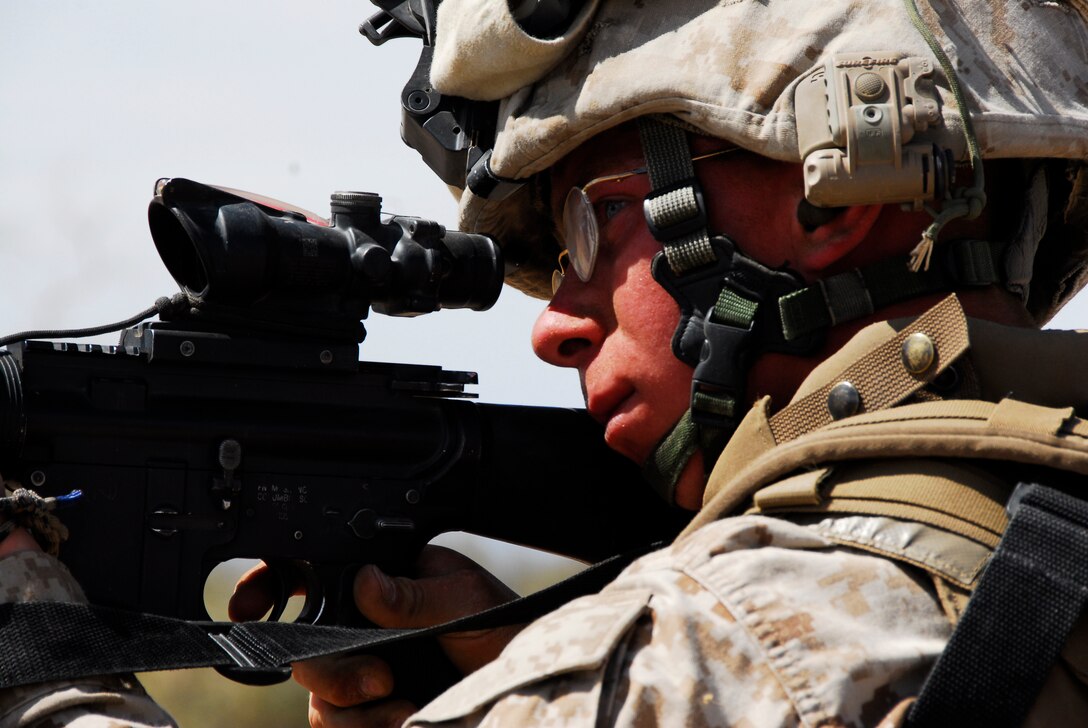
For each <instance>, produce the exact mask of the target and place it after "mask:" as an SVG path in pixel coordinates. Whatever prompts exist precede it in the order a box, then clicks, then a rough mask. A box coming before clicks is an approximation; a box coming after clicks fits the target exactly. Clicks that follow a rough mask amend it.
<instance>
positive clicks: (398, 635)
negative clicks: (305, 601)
mask: <svg viewBox="0 0 1088 728" xmlns="http://www.w3.org/2000/svg"><path fill="white" fill-rule="evenodd" d="M664 545H665V544H664V543H663V542H658V543H654V544H650V545H647V546H644V547H640V548H638V549H635V550H632V551H628V552H626V553H623V554H619V555H617V556H612V557H610V558H608V559H605V560H604V561H600V562H598V563H596V564H594V565H592V566H590V567H589V568H587V569H585V570H584V571H581V572H579V573H578V574H575V575H574V576H572V577H570V578H568V579H565V580H563V581H561V582H559V583H557V584H554V585H552V586H550V587H548V588H547V589H543V590H541V591H539V592H536V593H534V594H530V595H529V596H526V597H522V598H520V599H515V600H513V601H511V602H507V603H506V604H502V605H500V606H497V607H493V608H491V609H488V610H485V611H483V612H479V613H477V614H472V615H469V616H466V617H462V618H460V619H456V620H453V621H451V622H447V623H445V624H441V625H436V626H434V627H427V628H424V629H381V628H365V627H364V628H360V627H339V626H329V625H312V624H298V623H282V622H240V623H232V622H211V621H187V620H183V619H176V618H172V617H163V616H158V615H153V614H143V613H138V612H130V611H127V610H122V609H115V608H110V607H102V606H96V605H89V604H72V603H66V602H16V603H7V604H0V644H2V645H4V649H3V650H0V688H9V687H16V686H20V685H28V684H32V683H39V682H48V681H54V680H74V679H78V678H82V677H89V676H93V675H113V674H118V673H129V672H148V671H155V670H175V669H182V668H192V667H215V668H222V669H225V670H224V671H225V672H226V673H227V674H229V675H230V676H231V677H232V678H233V679H238V680H240V681H243V682H253V683H257V684H259V683H268V682H276V681H278V680H282V679H285V678H286V677H287V675H288V674H289V673H288V672H287V671H285V670H284V668H287V667H289V666H290V664H291V663H292V662H296V661H300V660H308V659H311V658H314V657H321V656H325V655H333V654H340V653H347V652H355V651H362V650H372V649H374V648H378V647H385V646H391V645H397V647H396V649H403V648H404V647H405V646H406V645H408V644H410V643H412V642H414V641H415V640H418V639H419V638H421V637H436V636H438V635H442V634H446V633H449V632H464V631H469V630H480V629H488V628H491V627H499V626H504V625H509V624H520V623H522V622H529V621H532V620H533V619H535V618H537V617H539V616H541V615H543V614H545V613H547V612H550V611H553V610H555V609H557V608H558V607H560V606H562V605H563V604H565V603H567V602H568V601H570V600H572V599H574V598H576V597H579V596H582V595H585V594H590V593H593V592H596V591H599V590H600V589H601V588H603V587H604V586H605V584H607V583H608V582H610V581H611V580H612V579H614V578H615V577H616V576H617V575H618V574H619V573H620V571H622V570H623V569H624V568H626V566H627V565H628V564H630V563H631V562H632V561H634V560H635V559H636V558H638V557H639V556H642V555H644V554H646V553H649V552H650V551H652V550H655V549H658V548H661V547H662V546H664ZM247 673H248V674H250V676H251V678H252V679H246V675H247ZM277 678H278V679H277Z"/></svg>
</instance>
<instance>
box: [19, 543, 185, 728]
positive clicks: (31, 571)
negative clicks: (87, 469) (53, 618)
mask: <svg viewBox="0 0 1088 728" xmlns="http://www.w3.org/2000/svg"><path fill="white" fill-rule="evenodd" d="M24 601H59V602H84V601H86V597H84V595H83V590H82V589H80V588H79V584H77V583H76V581H75V579H73V578H72V575H71V574H70V573H69V572H68V569H67V568H65V566H64V565H63V564H61V563H60V562H59V561H57V560H56V559H55V558H53V557H51V556H49V555H47V554H44V553H41V552H38V551H18V552H16V553H14V554H11V555H9V556H6V557H4V558H3V559H0V602H24ZM175 725H176V724H175V723H174V721H173V720H171V719H170V716H168V715H166V713H165V712H164V711H163V710H162V708H160V707H159V706H158V705H156V704H155V702H154V701H153V700H151V698H150V697H148V695H147V693H145V692H144V690H143V688H142V687H141V686H140V684H139V683H138V682H137V681H136V679H135V678H134V677H132V676H131V675H128V676H121V677H100V678H87V679H83V680H73V681H68V682H63V683H61V682H57V683H44V684H41V685H32V686H27V687H21V688H7V689H4V690H0V728H62V727H64V726H70V727H72V728H165V727H167V726H175Z"/></svg>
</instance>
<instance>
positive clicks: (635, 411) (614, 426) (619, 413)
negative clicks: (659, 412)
mask: <svg viewBox="0 0 1088 728" xmlns="http://www.w3.org/2000/svg"><path fill="white" fill-rule="evenodd" d="M637 395H638V393H637V391H636V390H634V389H630V388H624V389H622V390H613V391H612V392H611V393H609V395H607V396H601V397H598V398H593V399H591V400H590V404H589V405H587V407H588V409H589V413H590V415H591V416H592V417H593V419H595V420H597V422H599V423H601V424H602V425H604V441H605V444H606V445H608V446H609V447H610V448H612V449H613V450H615V451H616V452H618V453H620V454H621V455H623V456H625V457H627V458H629V459H631V460H633V461H635V462H642V461H643V460H645V458H646V456H647V455H648V454H649V447H650V445H649V444H647V443H648V442H650V441H652V440H653V437H652V433H647V432H646V431H645V430H646V428H647V426H648V424H647V421H646V420H647V416H648V414H649V413H648V412H646V411H645V407H644V406H640V405H644V404H645V403H644V402H642V400H641V398H640V397H638V396H637ZM651 444H652V443H651Z"/></svg>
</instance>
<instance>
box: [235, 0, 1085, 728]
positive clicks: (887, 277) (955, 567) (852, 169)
mask: <svg viewBox="0 0 1088 728" xmlns="http://www.w3.org/2000/svg"><path fill="white" fill-rule="evenodd" d="M1086 12H1088V11H1086V9H1085V8H1084V6H1083V4H1080V3H1072V2H1069V3H1063V2H1058V3H1025V4H1023V5H1018V6H1016V7H1007V6H1005V5H1002V4H998V3H985V2H981V1H980V2H974V3H969V4H967V5H966V6H965V7H964V9H962V10H961V9H959V8H954V7H952V6H950V5H947V4H945V3H943V2H934V3H933V4H932V5H924V6H923V8H922V12H921V14H918V13H917V11H916V10H914V8H913V5H912V4H910V3H909V2H908V3H907V4H906V5H905V6H904V5H901V4H899V3H898V2H892V0H879V1H877V2H870V3H867V4H865V5H864V7H862V6H857V5H855V4H853V3H849V2H846V1H845V0H842V1H841V2H831V3H824V4H821V5H819V6H814V5H812V4H810V3H805V4H797V3H795V4H790V3H786V2H783V3H755V2H732V3H717V2H709V1H707V2H697V1H694V0H693V1H691V2H685V3H679V2H674V3H667V4H666V3H656V4H654V3H645V2H643V1H642V0H600V2H587V3H585V4H584V5H583V6H582V7H581V9H580V10H579V11H578V12H577V13H576V14H575V16H574V17H573V19H571V20H570V22H568V23H563V24H562V27H560V28H558V29H556V28H551V29H550V30H548V31H543V30H540V29H539V28H535V27H534V28H529V29H528V30H527V29H526V28H523V27H521V26H519V24H518V23H517V21H516V20H515V18H514V17H513V16H512V14H511V11H510V4H509V3H506V2H501V1H499V0H487V1H486V2H484V1H481V0H472V1H471V2H470V1H469V0H445V2H444V3H443V4H442V5H441V7H440V9H439V13H438V18H437V23H438V26H437V27H438V32H437V39H438V42H437V46H436V48H435V56H434V63H433V67H432V81H433V83H434V84H435V86H436V87H437V88H438V89H439V90H441V91H442V92H443V93H448V94H452V95H456V96H461V97H464V98H469V99H477V100H481V101H491V100H500V101H501V104H500V106H499V115H500V116H499V124H498V129H499V132H498V134H497V137H496V140H495V144H494V148H493V150H492V151H491V153H490V154H489V155H485V156H484V157H483V161H481V162H480V163H478V164H477V165H476V167H475V168H474V169H473V172H474V174H470V175H469V182H468V183H467V189H465V190H462V191H461V200H460V215H461V221H460V222H461V227H462V229H465V230H471V231H476V232H485V233H490V234H494V235H496V236H497V237H498V238H499V239H500V240H502V241H503V242H504V244H505V245H506V249H507V254H508V256H509V257H510V258H512V259H513V260H514V261H515V262H517V263H519V265H520V267H519V268H518V270H517V271H516V273H515V274H513V275H512V276H511V277H510V278H509V280H510V281H511V283H513V284H514V285H517V286H519V287H521V288H523V289H524V290H527V291H529V292H532V293H535V294H536V295H539V296H541V297H545V298H548V299H549V304H548V306H547V308H546V309H545V311H544V313H543V314H542V315H541V317H540V319H539V320H538V322H537V324H536V327H535V328H534V331H533V345H534V347H535V349H536V351H537V352H538V354H540V356H542V357H543V358H544V359H545V360H547V361H549V362H551V363H554V364H557V365H560V366H569V367H573V368H576V369H577V370H578V372H579V375H580V377H581V381H582V386H583V389H584V393H585V396H586V401H587V406H588V408H589V410H590V412H591V414H593V415H594V416H595V417H596V418H598V419H599V420H600V421H601V422H602V423H604V425H605V437H606V440H607V441H608V443H609V444H610V445H611V446H612V447H614V448H615V449H617V450H619V451H620V452H622V453H623V454H625V455H627V456H629V457H631V458H633V459H635V460H637V461H639V462H641V463H644V464H645V467H646V470H647V473H648V475H649V476H650V478H651V480H652V481H653V482H654V484H655V485H656V486H657V487H658V489H659V490H660V491H661V492H662V495H663V496H664V497H665V498H666V499H668V500H669V501H670V502H674V503H676V504H679V505H681V506H684V507H687V508H690V509H693V510H697V511H698V513H697V515H696V516H695V517H694V520H693V521H692V523H691V525H690V526H689V527H688V528H687V529H686V530H685V532H684V533H683V534H682V535H681V537H680V538H678V539H677V541H676V542H675V543H674V544H673V545H672V546H671V547H669V548H667V549H665V550H663V551H660V552H657V553H654V554H651V555H649V556H647V557H644V558H643V559H640V560H639V561H637V562H635V564H633V565H632V566H631V567H629V568H628V570H627V571H626V572H625V573H624V574H623V575H622V576H621V577H620V578H618V579H617V580H616V581H615V582H614V583H613V584H612V585H610V586H609V587H608V588H606V589H605V590H603V591H602V592H601V593H600V594H597V595H593V596H590V597H585V598H583V599H580V600H577V601H575V602H573V603H571V604H570V605H568V606H566V607H564V608H563V609H560V610H558V611H556V612H554V613H552V614H550V615H547V616H545V617H544V618H542V619H540V620H538V621H537V622H535V623H533V624H532V625H530V626H529V627H527V628H526V629H524V630H523V631H521V632H520V633H518V634H517V636H516V637H513V638H512V639H511V631H506V632H503V633H498V634H496V633H486V634H473V635H463V636H461V637H459V638H458V637H453V638H448V639H447V640H446V642H445V646H446V647H447V650H448V651H449V652H450V653H451V656H452V657H453V658H454V661H455V663H457V664H458V665H460V666H461V667H462V668H463V669H465V670H466V671H472V670H475V671H473V672H471V674H470V675H469V676H468V677H466V679H465V680H463V681H462V682H461V683H458V684H457V685H455V686H454V687H453V688H451V689H450V690H449V691H447V692H446V693H445V694H443V695H442V696H440V697H439V698H438V699H437V700H435V701H433V702H432V703H430V704H429V705H427V706H424V707H423V708H422V709H421V710H419V712H418V713H416V714H415V716H414V717H412V718H411V719H410V722H411V724H413V725H435V724H444V723H449V724H456V725H474V724H479V723H486V724H492V725H506V724H516V725H535V724H563V725H566V724H602V725H607V724H635V723H637V724H646V723H660V724H664V725H674V724H688V723H692V724H708V725H735V724H740V725H759V726H763V725H796V724H803V725H814V726H815V725H844V726H845V725H850V726H855V725H874V724H877V723H879V722H881V721H887V722H888V723H889V724H892V723H894V722H896V721H900V720H902V719H903V717H904V715H905V713H906V711H907V710H908V708H909V705H910V700H911V698H912V697H913V696H915V695H917V694H918V692H919V690H920V688H921V685H922V681H923V679H924V678H925V676H926V674H927V672H928V671H929V669H930V668H931V666H932V665H933V662H934V660H935V659H936V658H937V656H938V655H939V654H940V653H941V651H942V649H943V648H944V645H945V643H946V641H947V640H948V637H949V634H950V633H951V631H952V628H953V626H954V625H955V624H956V623H957V621H958V620H959V618H960V615H961V614H962V613H963V610H964V608H965V605H966V603H967V600H968V598H969V596H970V594H971V592H972V590H973V589H974V588H975V586H976V585H977V583H978V580H979V578H980V574H981V573H982V571H983V567H984V566H985V564H986V563H987V561H988V559H989V558H990V554H991V553H992V551H993V549H994V548H995V546H996V545H997V542H998V539H999V538H1000V535H1001V533H1002V531H1003V530H1004V527H1005V523H1006V517H1005V510H1004V509H1005V502H1006V501H1007V500H1008V498H1009V495H1010V493H1011V492H1012V489H1013V487H1014V486H1015V485H1016V483H1017V482H1018V481H1020V480H1024V479H1025V478H1042V477H1044V476H1050V477H1054V478H1055V479H1060V478H1061V477H1062V473H1081V474H1083V473H1085V472H1088V445H1086V444H1085V443H1084V437H1085V434H1086V432H1088V426H1085V425H1084V423H1083V422H1082V421H1081V420H1080V419H1079V418H1078V417H1077V416H1076V412H1077V411H1081V409H1080V408H1083V407H1084V406H1085V405H1088V401H1086V395H1088V392H1084V391H1080V390H1082V389H1083V386H1084V385H1082V384H1081V383H1080V382H1079V381H1070V380H1069V378H1068V376H1067V372H1070V371H1075V369H1074V367H1076V365H1077V362H1078V361H1082V360H1083V353H1084V352H1083V351H1082V350H1083V348H1084V346H1085V344H1084V343H1082V341H1081V340H1080V338H1079V337H1078V336H1077V335H1073V334H1066V333H1060V332H1058V333H1045V332H1038V331H1035V330H1034V329H1036V328H1037V327H1038V326H1040V325H1041V324H1043V323H1045V322H1046V321H1047V320H1048V319H1049V318H1050V317H1051V316H1052V315H1053V313H1054V312H1055V311H1056V310H1057V309H1058V308H1060V307H1061V305H1062V304H1064V303H1065V302H1066V301H1067V300H1068V299H1069V298H1070V297H1071V296H1072V295H1073V294H1074V293H1075V292H1076V291H1077V290H1079V288H1080V287H1081V285H1082V284H1083V282H1084V251H1085V250H1088V245H1086V244H1088V173H1085V168H1086V167H1085V164H1084V160H1085V159H1086V158H1088V95H1086V94H1088V91H1086V90H1085V88H1084V81H1083V79H1084V78H1085V77H1086V69H1088V50H1086V49H1088V18H1086V17H1085V13H1086ZM530 30H531V31H532V33H530V32H528V31H530ZM533 33H535V34H536V35H533ZM1056 58H1062V59H1067V61H1065V63H1066V64H1067V65H1066V67H1065V68H1059V67H1058V66H1056V65H1055V63H1054V59H1056ZM950 294H955V296H954V297H953V296H951V295H950ZM1010 393H1011V395H1010ZM1074 408H1076V409H1074ZM439 558H440V557H439ZM435 572H437V573H434V574H428V576H427V577H426V578H423V579H420V580H416V581H413V580H406V579H398V580H392V579H389V578H388V577H386V576H385V575H383V574H381V573H380V572H378V571H377V570H376V569H373V568H367V569H364V570H363V571H361V572H360V576H359V578H358V580H357V583H356V593H357V595H358V598H357V601H358V605H359V607H360V610H361V611H362V612H363V613H364V614H365V615H366V616H368V617H370V618H371V619H373V620H374V621H375V622H377V623H379V624H383V625H387V626H415V625H422V624H428V623H435V622H439V621H443V620H444V619H445V618H448V617H452V616H457V615H458V614H460V613H461V612H462V611H463V605H462V603H461V602H460V601H459V598H460V597H461V596H462V595H464V594H472V595H474V601H475V602H477V603H479V604H486V603H489V602H492V601H497V600H499V599H500V596H499V593H498V591H497V587H495V585H494V584H493V583H492V582H490V581H489V580H488V579H487V578H486V576H485V575H482V574H481V573H480V572H479V570H477V569H473V568H472V567H471V565H466V564H464V563H458V564H456V565H452V566H451V565H449V564H447V563H444V562H441V563H437V562H436V563H435ZM261 591H262V590H261V574H260V572H258V573H255V574H254V575H252V576H251V577H250V578H249V579H247V580H246V581H245V582H244V583H243V584H242V585H241V586H240V589H239V594H238V597H237V601H236V603H235V613H236V614H238V615H239V616H247V614H248V613H249V612H250V611H251V610H254V606H253V605H254V604H255V603H256V604H259V603H260V601H261V596H260V593H261ZM504 645H505V648H504ZM500 650H501V652H500ZM1084 668H1085V664H1084V653H1083V652H1077V651H1067V652H1066V653H1065V654H1064V655H1063V659H1062V661H1060V662H1059V663H1058V664H1057V665H1055V666H1054V669H1053V673H1052V674H1051V679H1050V681H1049V682H1048V683H1047V687H1046V688H1044V698H1043V699H1041V700H1040V701H1039V703H1038V704H1037V705H1036V708H1035V712H1033V714H1032V716H1031V718H1030V720H1032V721H1034V722H1035V723H1036V724H1039V725H1043V724H1054V723H1055V722H1056V721H1057V717H1056V714H1055V713H1053V712H1051V713H1048V712H1047V711H1053V710H1055V708H1054V706H1056V705H1059V704H1061V705H1065V706H1067V708H1066V709H1067V710H1074V711H1077V712H1076V713H1074V714H1073V715H1072V720H1073V721H1077V720H1079V721H1081V722H1083V721H1084V720H1085V716H1088V712H1086V710H1088V702H1086V699H1088V695H1086V693H1088V690H1086V687H1085V685H1084V684H1083V683H1082V682H1080V680H1079V678H1078V675H1083V674H1086V673H1085V669H1084ZM295 673H296V678H297V679H299V681H300V682H302V683H303V684H304V685H305V686H306V687H308V688H309V689H310V690H311V691H312V693H313V697H312V699H311V710H310V720H311V724H312V725H313V726H344V725H386V724H398V723H400V722H401V721H402V720H404V719H406V718H407V716H408V715H409V714H410V713H411V712H412V711H413V710H415V707H414V706H409V705H407V704H406V703H404V702H400V701H396V700H389V699H388V696H389V695H391V694H395V685H396V680H397V679H398V676H394V675H391V674H390V673H389V671H388V668H387V667H386V666H385V665H384V664H382V663H380V662H379V661H376V660H374V659H373V658H370V657H366V656H363V657H352V658H338V659H325V660H319V661H314V662H311V663H304V664H302V665H298V666H296V670H295ZM399 677H400V678H401V679H404V676H399ZM1063 700H1064V701H1066V702H1064V703H1062V702H1061V701H1063ZM1062 717H1063V718H1064V719H1065V722H1069V719H1070V716H1069V715H1068V714H1066V715H1064V716H1062Z"/></svg>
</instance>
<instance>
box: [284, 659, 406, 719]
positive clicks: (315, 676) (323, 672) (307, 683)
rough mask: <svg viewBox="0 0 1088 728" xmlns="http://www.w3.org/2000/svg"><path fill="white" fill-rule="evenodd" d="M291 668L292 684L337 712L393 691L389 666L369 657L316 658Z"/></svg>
mask: <svg viewBox="0 0 1088 728" xmlns="http://www.w3.org/2000/svg"><path fill="white" fill-rule="evenodd" d="M291 668H292V671H291V676H292V677H293V678H294V679H295V682H297V683H298V684H299V685H301V686H302V687H304V688H306V689H307V690H309V691H310V692H311V693H313V694H314V695H315V696H317V697H318V698H320V699H321V700H323V701H324V702H326V703H329V704H330V705H333V706H335V707H337V708H348V707H351V706H353V705H359V704H360V703H368V702H370V701H372V700H378V699H380V698H384V697H387V696H388V695H389V693H391V692H392V691H393V672H392V671H391V670H390V669H389V665H388V664H386V662H385V661H384V660H381V659H379V658H377V657H373V656H371V655H351V656H338V657H319V658H317V659H314V660H307V661H306V662H296V663H294V664H293V665H291Z"/></svg>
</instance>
